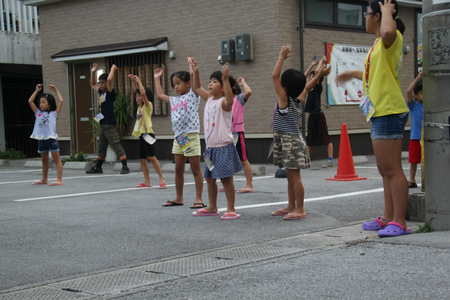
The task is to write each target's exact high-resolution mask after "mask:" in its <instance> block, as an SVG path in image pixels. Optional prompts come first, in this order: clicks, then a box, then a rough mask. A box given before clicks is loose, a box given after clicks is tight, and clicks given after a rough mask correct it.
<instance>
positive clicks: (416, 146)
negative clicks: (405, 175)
mask: <svg viewBox="0 0 450 300" xmlns="http://www.w3.org/2000/svg"><path fill="white" fill-rule="evenodd" d="M420 158H421V147H420V140H410V141H409V160H408V162H409V163H410V164H420Z"/></svg>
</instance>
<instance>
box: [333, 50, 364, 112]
mask: <svg viewBox="0 0 450 300" xmlns="http://www.w3.org/2000/svg"><path fill="white" fill-rule="evenodd" d="M370 48H371V46H352V45H343V44H329V43H327V44H326V55H327V63H328V64H329V65H331V73H330V75H328V76H327V100H328V105H342V104H360V103H361V101H363V100H364V99H365V95H364V88H363V82H362V81H361V80H358V79H352V80H350V81H347V82H346V83H344V84H342V85H340V86H337V85H336V80H335V79H336V76H337V75H338V74H340V73H343V72H345V71H349V70H361V71H362V70H364V60H365V59H366V56H367V54H368V53H369V50H370Z"/></svg>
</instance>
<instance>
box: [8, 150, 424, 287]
mask: <svg viewBox="0 0 450 300" xmlns="http://www.w3.org/2000/svg"><path fill="white" fill-rule="evenodd" d="M368 158H369V163H368V164H365V165H357V166H355V170H356V173H357V174H358V175H359V176H360V177H367V180H358V181H349V182H342V181H328V180H326V179H327V178H333V177H334V175H336V172H337V169H336V168H329V169H322V168H320V165H321V162H318V161H317V162H313V167H312V168H311V169H307V170H302V171H301V175H302V180H303V184H304V187H305V209H306V212H307V218H306V219H304V220H300V221H283V220H282V218H280V217H273V216H271V215H270V213H271V212H272V211H274V210H276V209H277V208H281V207H283V205H285V203H286V202H287V181H286V179H283V178H280V179H278V178H275V177H274V174H275V171H276V170H277V168H276V167H275V166H270V165H265V166H266V175H265V176H255V177H254V187H255V190H256V193H252V194H236V210H237V212H238V213H240V214H241V215H242V217H241V218H240V219H237V220H232V221H231V220H230V221H224V220H220V218H219V217H193V216H192V212H193V211H194V210H192V209H190V208H189V206H190V205H191V204H192V202H193V200H194V197H195V189H194V184H193V182H194V180H193V176H192V174H190V173H186V174H185V188H184V195H185V198H184V199H185V200H184V201H185V205H184V206H180V207H163V206H162V205H161V204H162V203H163V202H165V201H167V200H172V199H173V198H174V197H175V187H174V173H172V172H165V173H164V176H165V179H166V181H167V182H168V187H167V189H165V190H161V189H158V177H157V176H156V173H155V171H154V170H153V169H152V167H151V165H150V173H151V179H152V183H153V184H154V186H155V187H153V188H139V189H137V188H134V187H135V186H136V184H138V183H139V182H142V179H143V176H142V173H139V172H132V173H131V174H128V175H119V174H118V172H116V171H113V166H112V165H105V167H104V171H105V173H104V174H98V175H96V174H94V175H88V174H85V173H84V171H81V170H64V176H63V180H64V182H65V185H64V186H61V187H50V186H32V183H33V182H34V181H37V180H38V179H40V169H28V168H27V169H25V168H24V167H23V164H24V161H16V162H13V163H12V165H11V166H10V167H2V168H0V207H1V210H0V240H1V244H0V252H1V255H0V269H1V270H2V271H1V280H0V290H5V289H11V288H14V287H18V286H23V285H34V284H38V283H43V282H48V281H52V280H56V279H61V278H71V277H74V276H81V275H82V274H88V273H89V274H92V273H95V272H103V271H105V270H114V269H120V268H124V267H127V266H135V265H140V264H144V263H148V262H157V261H160V260H164V259H168V258H171V257H177V256H182V255H187V254H193V253H198V252H202V251H207V250H211V249H216V248H222V247H229V246H234V245H242V244H248V243H254V242H259V241H268V240H272V239H278V238H282V237H289V236H294V235H298V234H300V233H307V232H315V231H319V230H325V229H328V228H339V227H341V226H346V225H348V224H354V223H355V222H360V221H363V220H370V219H372V218H373V217H375V216H377V215H379V214H380V213H382V210H383V194H382V188H381V187H382V183H381V177H380V176H379V174H378V171H377V169H376V166H375V163H374V158H373V157H368ZM161 163H162V164H170V163H171V162H168V161H167V162H166V161H165V162H161ZM403 164H404V168H405V172H407V171H408V167H409V164H408V163H407V161H406V160H403ZM419 174H420V172H419ZM55 175H56V170H55V169H51V170H50V173H49V177H50V180H51V179H52V178H55ZM234 179H235V187H236V190H237V189H239V188H242V187H243V186H244V183H245V181H244V180H245V178H244V176H235V178H234ZM203 191H204V192H203V201H204V202H205V203H207V202H208V201H207V199H208V195H207V188H206V183H205V184H204V189H203ZM416 191H419V189H417V190H416ZM218 203H219V207H220V211H221V212H223V211H224V210H225V208H226V199H225V194H224V193H219V196H218Z"/></svg>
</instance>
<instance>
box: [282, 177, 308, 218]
mask: <svg viewBox="0 0 450 300" xmlns="http://www.w3.org/2000/svg"><path fill="white" fill-rule="evenodd" d="M287 179H288V193H289V203H294V205H295V209H294V210H293V211H292V213H296V214H299V215H302V216H305V215H306V213H305V209H304V207H303V204H304V199H305V189H304V187H303V183H302V179H301V176H300V169H287Z"/></svg>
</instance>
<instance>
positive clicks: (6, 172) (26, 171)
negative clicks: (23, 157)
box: [0, 169, 51, 174]
mask: <svg viewBox="0 0 450 300" xmlns="http://www.w3.org/2000/svg"><path fill="white" fill-rule="evenodd" d="M48 170H49V171H51V169H48ZM29 172H42V169H33V170H25V171H1V172H0V174H11V173H29Z"/></svg>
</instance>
